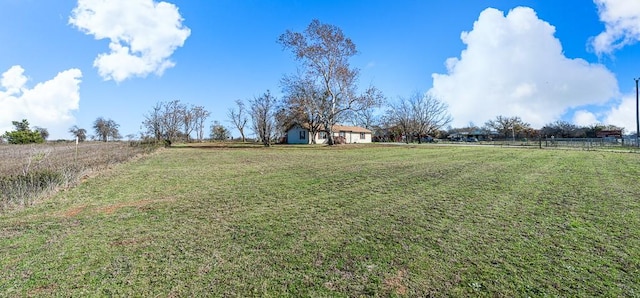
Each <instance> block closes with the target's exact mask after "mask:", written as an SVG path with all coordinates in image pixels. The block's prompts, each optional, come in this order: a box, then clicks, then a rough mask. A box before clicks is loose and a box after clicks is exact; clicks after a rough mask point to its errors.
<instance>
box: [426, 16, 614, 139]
mask: <svg viewBox="0 0 640 298" xmlns="http://www.w3.org/2000/svg"><path fill="white" fill-rule="evenodd" d="M554 33H555V28H554V27H553V26H551V25H550V24H549V23H547V22H545V21H543V20H540V19H539V18H538V17H537V15H536V13H535V11H533V10H532V9H531V8H526V7H518V8H515V9H513V10H511V11H510V12H509V13H508V14H507V15H506V16H505V15H504V13H503V12H501V11H499V10H496V9H493V8H488V9H486V10H484V11H483V12H482V13H481V14H480V16H479V18H478V20H477V21H476V22H475V23H474V25H473V30H471V31H470V32H463V33H462V34H461V39H462V42H463V43H464V44H466V45H467V48H466V49H465V50H463V51H462V53H461V55H460V58H449V59H447V61H446V65H447V72H448V73H447V74H433V75H432V77H433V88H432V89H431V90H430V92H433V94H435V95H436V96H438V97H439V98H441V99H442V100H443V101H445V102H446V103H448V104H449V111H450V112H451V114H452V116H453V117H454V122H453V123H452V125H453V126H463V125H465V124H467V123H469V122H474V123H478V124H480V123H485V122H486V121H487V120H490V119H494V118H495V117H496V116H498V115H504V116H519V117H521V118H522V119H523V120H524V121H525V122H528V123H530V124H531V125H532V126H533V127H542V126H544V125H545V124H547V123H550V122H553V121H555V120H558V119H560V117H561V116H562V115H563V114H564V113H566V111H567V110H568V109H570V108H578V107H580V106H583V105H587V104H590V105H593V104H595V105H597V104H604V103H606V102H607V101H609V100H611V99H612V98H614V97H615V96H617V95H618V84H617V81H616V79H615V77H614V75H613V74H612V73H611V72H610V71H609V70H607V69H606V68H605V67H604V66H602V65H599V64H590V63H588V62H586V61H585V60H583V59H570V58H567V57H565V56H564V53H563V51H562V46H561V44H560V41H559V40H558V39H557V38H555V37H554Z"/></svg>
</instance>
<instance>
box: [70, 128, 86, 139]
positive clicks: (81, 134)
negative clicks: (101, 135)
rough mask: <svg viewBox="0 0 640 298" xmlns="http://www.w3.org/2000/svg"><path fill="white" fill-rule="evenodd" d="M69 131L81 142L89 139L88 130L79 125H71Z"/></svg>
mask: <svg viewBox="0 0 640 298" xmlns="http://www.w3.org/2000/svg"><path fill="white" fill-rule="evenodd" d="M69 133H70V134H71V135H73V137H74V138H78V141H79V142H84V141H85V140H86V139H87V130H86V129H84V128H79V127H78V126H77V125H74V126H71V127H70V128H69Z"/></svg>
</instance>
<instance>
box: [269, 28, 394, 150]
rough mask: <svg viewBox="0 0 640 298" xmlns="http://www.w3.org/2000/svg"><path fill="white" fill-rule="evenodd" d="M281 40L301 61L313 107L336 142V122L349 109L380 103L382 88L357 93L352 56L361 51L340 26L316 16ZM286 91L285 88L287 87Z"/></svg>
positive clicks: (356, 109)
mask: <svg viewBox="0 0 640 298" xmlns="http://www.w3.org/2000/svg"><path fill="white" fill-rule="evenodd" d="M278 42H279V43H280V44H282V46H283V47H284V48H285V49H288V50H291V51H292V52H293V54H294V56H295V59H296V60H298V61H300V62H301V64H302V65H301V66H302V71H303V73H302V75H299V76H298V77H299V78H300V80H301V81H304V82H305V83H303V84H300V85H302V86H305V85H308V84H307V83H306V82H309V83H310V87H309V88H310V89H311V91H309V92H307V94H308V95H311V98H310V100H311V102H310V104H311V105H312V107H313V109H317V117H318V118H319V120H320V123H321V124H322V126H323V128H324V130H325V131H327V133H328V135H329V139H328V142H329V144H330V145H333V126H334V125H335V124H336V123H337V122H338V121H339V120H340V119H341V117H343V116H345V115H344V114H345V113H346V112H348V111H359V110H362V109H366V108H369V107H371V106H374V105H378V104H380V102H379V101H378V100H379V99H380V98H382V96H381V94H380V91H379V90H377V89H376V88H375V87H369V89H368V90H367V91H366V92H365V93H364V94H361V95H360V94H357V93H356V90H357V86H356V83H357V78H358V73H359V71H358V69H357V68H353V67H351V65H349V59H350V58H351V57H353V56H354V55H355V54H356V53H358V51H357V50H356V45H355V44H354V43H353V42H352V41H351V39H350V38H348V37H346V36H345V35H344V33H343V32H342V29H340V28H339V27H337V26H334V25H330V24H323V23H321V22H320V21H318V20H313V21H312V22H311V24H309V26H308V27H307V29H306V30H305V31H304V32H293V31H289V30H287V31H286V32H285V33H284V34H282V35H281V36H280V38H279V39H278ZM285 91H286V88H285Z"/></svg>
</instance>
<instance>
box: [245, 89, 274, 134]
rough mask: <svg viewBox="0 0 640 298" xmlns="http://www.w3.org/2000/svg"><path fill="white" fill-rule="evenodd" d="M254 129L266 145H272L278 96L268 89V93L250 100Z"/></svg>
mask: <svg viewBox="0 0 640 298" xmlns="http://www.w3.org/2000/svg"><path fill="white" fill-rule="evenodd" d="M250 104H251V106H250V109H251V120H252V124H253V131H254V132H255V134H256V135H257V136H258V139H259V140H260V141H261V142H262V144H264V146H265V147H269V146H271V138H272V136H273V132H274V128H275V115H274V114H275V108H276V98H275V97H273V96H272V95H271V92H270V91H269V90H267V92H266V93H264V94H263V95H261V96H259V97H255V98H253V99H252V100H250Z"/></svg>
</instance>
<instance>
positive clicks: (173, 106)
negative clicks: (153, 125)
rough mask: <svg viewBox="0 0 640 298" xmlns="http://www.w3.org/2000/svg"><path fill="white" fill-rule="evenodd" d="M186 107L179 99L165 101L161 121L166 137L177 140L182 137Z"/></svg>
mask: <svg viewBox="0 0 640 298" xmlns="http://www.w3.org/2000/svg"><path fill="white" fill-rule="evenodd" d="M185 110H186V107H185V105H184V104H183V103H181V102H180V101H179V100H172V101H169V102H166V103H164V105H163V110H162V114H161V115H162V118H161V123H162V126H163V127H164V133H165V138H166V139H168V140H171V141H175V140H177V139H178V138H179V137H180V131H181V128H182V125H183V123H184V122H183V120H184V112H185Z"/></svg>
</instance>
